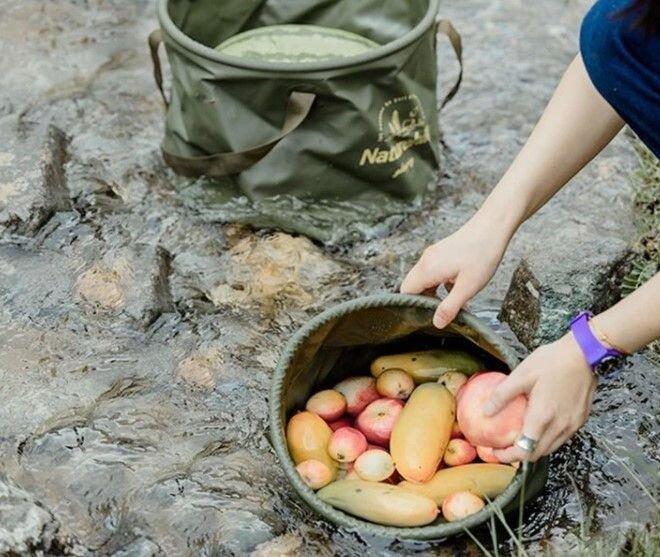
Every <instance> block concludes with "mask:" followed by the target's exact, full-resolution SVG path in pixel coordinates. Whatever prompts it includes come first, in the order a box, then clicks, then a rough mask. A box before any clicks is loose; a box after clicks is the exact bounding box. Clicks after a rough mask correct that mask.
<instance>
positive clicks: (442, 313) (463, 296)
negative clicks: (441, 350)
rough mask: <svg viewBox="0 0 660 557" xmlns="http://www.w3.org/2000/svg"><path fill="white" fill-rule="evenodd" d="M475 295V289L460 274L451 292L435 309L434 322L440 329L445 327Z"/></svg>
mask: <svg viewBox="0 0 660 557" xmlns="http://www.w3.org/2000/svg"><path fill="white" fill-rule="evenodd" d="M473 295H474V291H473V290H472V289H471V288H469V287H468V286H466V284H465V281H464V280H461V276H460V275H459V276H458V277H457V279H456V283H455V284H454V286H453V288H452V289H451V290H450V291H449V294H447V296H446V297H445V299H444V300H442V302H440V305H439V306H438V309H436V310H435V315H434V316H433V324H434V325H435V326H436V327H437V328H438V329H443V328H444V327H446V326H447V325H449V324H450V323H451V322H452V321H453V320H454V319H455V318H456V316H457V315H458V312H459V311H461V308H462V307H463V306H464V305H465V304H466V303H467V302H468V300H469V299H470V298H472V296H473Z"/></svg>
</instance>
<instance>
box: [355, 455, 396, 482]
mask: <svg viewBox="0 0 660 557" xmlns="http://www.w3.org/2000/svg"><path fill="white" fill-rule="evenodd" d="M355 471H356V472H357V475H358V476H360V478H361V479H363V480H367V481H370V482H382V481H384V480H387V479H388V478H390V477H391V476H392V474H393V473H394V461H393V460H392V457H391V456H390V453H388V452H387V451H384V450H383V449H372V450H370V451H366V452H364V453H362V454H361V455H360V456H359V457H358V459H357V460H356V461H355Z"/></svg>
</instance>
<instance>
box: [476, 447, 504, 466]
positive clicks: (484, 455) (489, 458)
mask: <svg viewBox="0 0 660 557" xmlns="http://www.w3.org/2000/svg"><path fill="white" fill-rule="evenodd" d="M477 456H478V457H479V458H480V459H481V460H483V461H484V462H490V463H491V464H497V463H499V460H498V458H497V457H496V456H495V454H493V449H491V448H490V447H477Z"/></svg>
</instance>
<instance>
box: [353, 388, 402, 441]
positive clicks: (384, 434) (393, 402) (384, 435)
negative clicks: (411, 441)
mask: <svg viewBox="0 0 660 557" xmlns="http://www.w3.org/2000/svg"><path fill="white" fill-rule="evenodd" d="M381 377H382V376H381ZM401 410H403V402H401V401H400V400H399V399H397V398H381V399H380V400H376V401H374V402H372V403H371V404H370V405H369V406H367V407H366V408H365V409H364V410H363V411H362V412H361V413H360V415H359V416H358V418H357V420H356V421H355V425H356V426H357V428H358V429H359V430H360V431H361V432H362V433H364V436H365V437H366V438H367V439H368V440H369V441H370V442H371V443H375V444H376V445H382V446H384V447H387V446H388V444H389V442H390V436H391V435H392V429H393V428H394V424H395V423H396V420H397V418H398V417H399V414H401Z"/></svg>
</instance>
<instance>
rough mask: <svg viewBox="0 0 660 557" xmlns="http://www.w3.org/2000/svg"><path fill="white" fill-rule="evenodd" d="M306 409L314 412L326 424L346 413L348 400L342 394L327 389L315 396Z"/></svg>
mask: <svg viewBox="0 0 660 557" xmlns="http://www.w3.org/2000/svg"><path fill="white" fill-rule="evenodd" d="M305 409H306V410H309V411H310V412H314V414H316V415H317V416H320V417H321V418H323V419H324V420H325V421H326V422H333V421H335V420H337V419H338V418H340V417H341V416H342V414H343V413H344V412H345V411H346V399H345V398H344V395H343V394H341V393H340V392H338V391H335V390H333V389H327V390H325V391H320V392H318V393H316V394H315V395H313V396H312V397H311V398H310V399H309V400H308V401H307V404H306V405H305Z"/></svg>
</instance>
